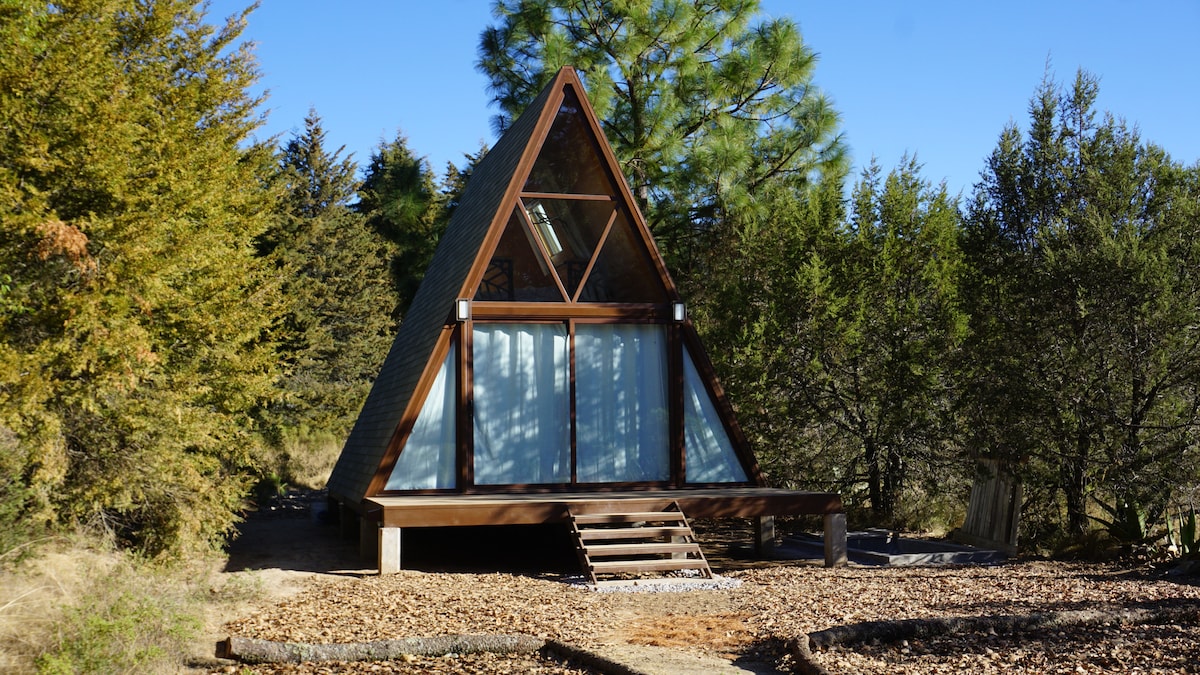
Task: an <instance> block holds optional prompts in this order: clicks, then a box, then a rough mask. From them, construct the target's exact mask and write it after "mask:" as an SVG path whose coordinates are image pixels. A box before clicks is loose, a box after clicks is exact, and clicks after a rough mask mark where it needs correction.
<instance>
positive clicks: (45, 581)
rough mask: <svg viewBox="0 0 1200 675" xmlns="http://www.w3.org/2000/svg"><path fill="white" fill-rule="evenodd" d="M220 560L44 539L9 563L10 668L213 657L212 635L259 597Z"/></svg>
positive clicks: (0, 578)
mask: <svg viewBox="0 0 1200 675" xmlns="http://www.w3.org/2000/svg"><path fill="white" fill-rule="evenodd" d="M214 563H215V561H214V560H208V561H199V562H196V563H195V564H192V565H189V566H182V565H178V564H177V565H174V566H164V565H159V564H152V563H148V562H144V561H141V560H138V559H137V558H135V557H133V556H132V555H130V554H128V553H124V552H120V551H117V550H114V549H113V548H112V547H109V546H105V545H104V544H103V543H100V542H98V541H97V540H96V539H95V538H88V537H85V536H73V537H61V538H57V539H54V540H49V541H45V542H41V544H40V545H39V546H38V547H37V550H36V552H34V553H33V554H32V555H30V556H28V557H27V558H25V559H24V560H23V561H21V562H20V563H19V564H16V565H13V566H10V567H9V568H7V569H3V570H0V672H3V673H16V674H21V673H75V672H88V673H93V672H99V673H106V672H108V673H125V672H154V673H171V672H182V671H185V670H187V668H186V661H187V660H188V659H189V658H190V657H192V656H196V655H211V651H212V645H211V643H210V641H209V640H208V639H207V638H206V637H204V636H206V635H209V634H211V633H212V632H213V631H214V630H215V627H216V626H219V625H220V624H221V623H223V622H224V621H226V620H228V618H229V616H230V613H231V612H232V613H236V612H239V611H244V609H245V608H246V607H247V606H249V605H251V604H254V603H255V602H256V601H257V599H258V595H259V590H258V589H257V587H256V585H255V583H254V581H253V579H251V578H248V577H246V576H245V575H220V576H218V575H217V574H216V572H217V565H215V564H214Z"/></svg>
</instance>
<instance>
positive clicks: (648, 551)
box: [584, 544, 700, 558]
mask: <svg viewBox="0 0 1200 675" xmlns="http://www.w3.org/2000/svg"><path fill="white" fill-rule="evenodd" d="M584 550H585V551H587V554H588V556H589V557H592V558H608V557H612V556H624V555H662V554H666V553H672V554H674V553H695V554H697V555H699V554H700V547H699V546H698V545H696V544H599V545H592V546H585V547H584Z"/></svg>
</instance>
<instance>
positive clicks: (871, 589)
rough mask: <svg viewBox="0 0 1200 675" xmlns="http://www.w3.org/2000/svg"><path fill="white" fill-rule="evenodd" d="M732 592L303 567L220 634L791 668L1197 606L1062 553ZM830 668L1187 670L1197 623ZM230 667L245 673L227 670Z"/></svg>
mask: <svg viewBox="0 0 1200 675" xmlns="http://www.w3.org/2000/svg"><path fill="white" fill-rule="evenodd" d="M726 576H730V577H734V578H737V579H739V580H741V581H742V584H741V586H739V587H738V588H733V589H728V590H719V591H691V592H684V593H661V594H646V593H596V592H593V591H590V590H587V589H584V588H579V587H576V586H573V585H571V584H569V583H566V582H564V580H563V578H562V577H560V576H557V575H545V576H522V575H514V574H450V573H428V572H416V571H404V572H401V573H400V574H396V575H389V576H383V577H381V576H364V577H354V576H349V577H329V576H325V577H319V578H314V579H313V580H312V581H310V582H309V583H308V585H307V586H306V587H305V588H304V590H303V591H301V592H300V593H299V594H297V595H295V596H293V597H291V598H289V599H287V600H284V601H282V602H280V603H279V604H276V605H274V606H272V607H269V608H266V609H264V610H262V611H260V612H258V613H256V614H254V615H252V616H247V617H244V618H241V619H238V620H236V621H232V622H230V623H229V624H228V625H227V628H228V631H229V633H230V634H232V635H240V636H246V637H257V638H262V639H268V640H279V641H293V642H311V643H336V642H365V641H373V640H385V639H397V638H405V637H421V636H436V635H450V634H476V633H529V634H532V635H536V636H539V637H544V638H547V639H551V638H553V639H557V640H561V641H563V642H568V643H572V644H577V645H581V646H585V647H586V646H588V645H600V644H620V643H632V644H645V645H657V646H665V647H677V648H681V649H688V650H698V651H704V652H709V653H712V654H718V655H725V656H727V657H730V658H736V657H741V658H743V659H746V658H752V659H759V658H761V659H767V660H773V661H774V665H775V666H776V667H777V668H780V669H783V670H787V669H789V668H790V667H791V664H789V662H788V657H787V655H786V654H785V653H784V652H783V650H782V649H781V648H780V645H782V644H783V643H784V642H785V641H786V640H789V639H791V638H794V637H795V636H798V635H800V634H802V633H811V632H814V631H818V630H823V629H826V628H830V627H833V626H838V625H845V624H854V623H860V622H867V621H879V620H897V619H914V618H932V617H947V616H950V617H953V616H964V617H966V616H990V615H999V614H1030V613H1036V612H1052V611H1064V610H1082V609H1086V610H1105V609H1112V610H1119V609H1128V608H1133V607H1146V606H1162V605H1163V604H1164V603H1167V604H1170V603H1197V602H1200V586H1198V585H1197V584H1196V579H1195V577H1191V578H1190V579H1189V578H1184V579H1182V580H1181V579H1180V578H1172V577H1167V576H1165V575H1163V574H1161V573H1159V572H1157V571H1155V570H1153V569H1151V568H1148V567H1144V568H1138V569H1129V568H1122V567H1118V566H1112V565H1096V564H1074V563H1062V562H1044V561H1034V562H1020V563H1012V564H1006V565H999V566H991V567H968V566H947V567H907V568H878V567H858V566H854V567H848V568H842V569H825V568H822V567H817V566H813V565H804V564H799V565H783V566H780V565H774V566H767V567H763V568H752V569H744V570H738V571H732V572H727V573H726ZM814 659H815V660H816V661H817V662H818V663H819V664H820V665H822V666H823V667H825V668H827V669H828V670H829V671H831V672H834V673H849V672H856V673H965V672H972V673H987V672H996V673H1000V672H1004V673H1137V672H1143V673H1178V672H1184V673H1189V672H1190V673H1200V627H1198V626H1197V625H1196V624H1194V623H1191V624H1186V625H1166V626H1155V625H1143V626H1117V625H1113V626H1099V627H1093V628H1087V629H1076V630H1055V631H1033V632H1028V633H1022V634H1012V635H986V634H983V635H981V634H968V635H961V634H960V635H947V636H942V637H937V638H929V639H924V640H920V641H918V640H912V641H904V642H901V643H898V644H893V643H878V644H872V643H871V642H868V643H866V644H859V645H847V646H840V647H833V648H829V649H827V650H817V651H816V652H815V653H814ZM251 671H252V672H255V673H350V672H353V673H374V672H381V673H416V672H432V673H442V672H446V673H449V672H456V673H476V672H478V673H484V672H486V673H504V672H535V673H537V672H540V673H586V672H588V671H587V670H585V669H581V668H577V667H574V666H571V665H570V664H566V665H564V664H561V663H559V662H557V661H554V660H551V659H547V658H543V657H541V656H539V655H537V654H529V655H515V656H501V655H494V654H490V655H472V656H470V657H467V656H461V657H456V656H451V657H436V658H420V659H418V658H414V659H412V660H402V661H391V662H386V663H374V664H328V663H326V664H301V665H291V666H284V665H280V666H255V667H253V669H251ZM236 672H246V671H243V670H237V671H236Z"/></svg>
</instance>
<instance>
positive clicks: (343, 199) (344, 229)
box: [262, 111, 395, 437]
mask: <svg viewBox="0 0 1200 675" xmlns="http://www.w3.org/2000/svg"><path fill="white" fill-rule="evenodd" d="M342 150H343V148H338V149H337V150H335V151H334V152H332V153H330V152H328V151H327V150H326V149H325V130H324V129H323V128H322V125H321V120H320V118H319V117H318V115H317V113H316V111H310V112H309V114H308V116H307V117H306V118H305V120H304V132H303V133H302V134H301V135H300V136H297V137H295V138H293V139H291V140H290V141H289V142H288V144H287V146H286V147H285V148H284V150H283V153H282V156H281V157H280V176H281V179H282V181H283V183H284V185H285V187H286V193H285V196H284V199H283V213H282V215H281V217H280V219H279V222H278V223H277V224H276V225H275V227H273V228H272V229H271V230H270V231H268V232H267V234H266V235H265V236H264V237H263V239H262V246H263V249H264V251H266V252H268V254H269V256H270V259H271V260H272V261H273V262H274V263H275V264H276V265H277V266H278V268H279V269H280V271H281V272H282V274H283V276H284V281H283V285H282V291H283V295H284V298H285V303H286V307H287V313H286V315H285V317H284V320H283V324H282V329H283V330H282V336H281V338H282V339H281V342H280V351H279V354H280V362H281V364H283V365H284V368H285V372H284V373H283V376H282V377H283V381H282V383H283V389H284V391H285V392H287V394H288V397H287V398H286V399H285V400H284V401H282V402H281V403H280V404H279V405H278V406H277V408H276V411H277V412H279V413H280V414H281V419H280V423H282V424H283V425H284V426H285V427H286V428H288V429H290V430H291V431H292V432H293V433H296V432H299V433H301V434H302V435H303V432H304V430H311V431H313V432H318V433H319V432H324V433H326V434H332V435H333V436H335V437H338V436H341V435H343V434H344V433H346V432H347V431H349V428H350V425H351V424H352V423H353V421H354V417H355V416H356V415H357V414H358V409H359V408H360V407H361V406H362V402H363V400H364V399H365V397H366V395H367V390H368V389H369V387H370V384H371V382H372V381H373V380H374V377H375V374H376V373H377V372H378V369H379V366H380V364H381V363H383V358H384V356H385V355H386V353H387V350H388V348H389V347H390V346H391V342H392V338H393V336H394V332H395V331H394V322H393V321H392V319H391V309H392V306H393V305H394V302H395V299H394V297H393V295H392V289H391V284H390V279H389V274H388V262H389V257H390V249H389V247H388V245H387V242H386V241H384V240H383V239H382V238H381V237H380V236H379V235H378V234H377V233H376V232H375V231H373V230H372V229H371V228H369V227H368V226H367V224H366V221H365V218H364V217H363V216H362V215H360V214H359V213H357V212H355V211H354V210H353V209H352V208H351V206H350V202H351V200H353V199H354V196H355V191H356V189H357V187H358V182H357V181H356V179H355V176H354V174H355V172H356V171H357V166H356V165H355V164H354V162H353V161H352V160H351V159H350V158H349V157H346V158H342V157H341V156H340V155H341V153H342Z"/></svg>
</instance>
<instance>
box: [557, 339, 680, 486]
mask: <svg viewBox="0 0 1200 675" xmlns="http://www.w3.org/2000/svg"><path fill="white" fill-rule="evenodd" d="M666 354H667V349H666V335H665V333H664V330H663V328H662V327H661V326H652V325H636V324H635V325H593V324H580V325H578V326H577V327H576V330H575V429H576V432H575V433H576V435H575V451H576V477H577V479H578V481H579V482H581V483H601V482H642V481H665V480H669V479H670V477H671V461H670V453H669V446H670V443H669V438H668V437H669V423H668V419H669V416H668V407H667V364H666Z"/></svg>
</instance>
